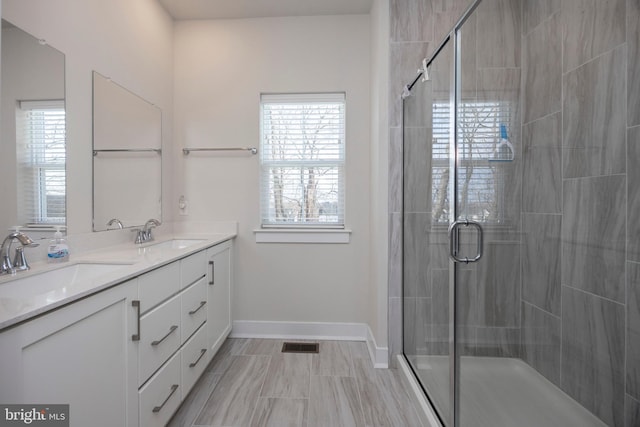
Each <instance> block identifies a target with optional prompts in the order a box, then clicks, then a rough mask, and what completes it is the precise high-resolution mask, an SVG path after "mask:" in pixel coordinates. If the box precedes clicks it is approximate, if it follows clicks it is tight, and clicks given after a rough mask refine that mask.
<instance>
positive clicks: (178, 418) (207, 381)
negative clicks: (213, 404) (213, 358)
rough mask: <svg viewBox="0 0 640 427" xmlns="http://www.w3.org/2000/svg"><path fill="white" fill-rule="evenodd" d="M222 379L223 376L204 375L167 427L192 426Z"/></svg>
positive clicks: (206, 373)
mask: <svg viewBox="0 0 640 427" xmlns="http://www.w3.org/2000/svg"><path fill="white" fill-rule="evenodd" d="M221 377H222V375H221V374H213V373H210V372H205V373H204V374H202V376H201V377H200V379H199V380H198V381H197V382H196V383H195V385H194V386H193V388H192V389H191V391H190V392H189V395H188V396H187V398H186V399H185V400H184V401H183V402H182V404H181V405H180V408H179V409H178V411H177V412H176V413H175V414H174V415H173V417H172V418H171V421H169V424H167V427H184V426H191V425H192V424H193V422H194V421H195V419H196V417H197V416H198V414H199V413H200V410H201V409H202V408H203V406H204V404H205V402H206V401H207V399H209V396H210V395H211V393H212V392H213V389H214V388H215V387H216V384H218V381H220V378H221Z"/></svg>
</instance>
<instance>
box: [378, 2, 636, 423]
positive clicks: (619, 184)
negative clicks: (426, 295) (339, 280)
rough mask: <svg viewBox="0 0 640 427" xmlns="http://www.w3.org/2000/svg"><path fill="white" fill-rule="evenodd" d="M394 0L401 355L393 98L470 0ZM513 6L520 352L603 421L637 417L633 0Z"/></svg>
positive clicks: (392, 304) (393, 322)
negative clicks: (518, 67) (517, 26)
mask: <svg viewBox="0 0 640 427" xmlns="http://www.w3.org/2000/svg"><path fill="white" fill-rule="evenodd" d="M484 1H485V2H498V3H499V2H500V1H501V0H484ZM390 3H391V9H390V17H391V18H390V19H391V26H390V28H391V40H390V52H391V58H390V64H391V74H390V102H391V105H390V129H391V135H390V141H391V150H390V153H391V156H390V174H389V176H390V184H389V185H390V191H389V194H390V200H389V208H390V209H389V211H390V230H391V234H390V248H391V250H390V269H389V271H390V277H389V316H390V317H389V327H390V335H389V337H390V338H389V344H390V349H391V352H392V353H393V354H398V353H400V352H401V351H402V317H401V311H402V302H401V297H402V292H401V280H402V277H401V268H402V241H401V238H402V236H401V234H402V231H401V230H402V218H401V209H402V199H401V185H402V151H401V147H402V141H401V138H402V116H401V113H402V104H401V100H400V96H399V94H400V93H401V92H402V87H403V85H404V84H406V83H407V82H409V81H411V80H412V79H413V77H415V75H416V70H417V68H418V66H419V64H420V62H421V60H422V58H424V57H426V56H428V55H430V54H431V50H432V49H434V48H435V47H436V45H437V44H438V43H439V42H440V40H441V39H442V38H443V37H444V35H445V33H446V32H447V31H448V30H449V29H450V28H451V26H452V25H453V23H454V21H455V20H456V19H457V17H459V16H460V15H461V13H462V12H463V11H464V10H465V9H466V7H467V6H468V4H469V3H471V1H470V0H460V1H452V0H450V1H447V0H440V1H437V0H391V2H390ZM521 7H522V30H521V32H522V39H521V41H522V44H521V51H522V55H521V59H522V73H521V74H522V75H521V87H522V90H521V98H522V104H521V107H522V114H521V118H522V146H521V147H522V148H521V151H522V160H521V161H522V172H521V173H522V176H523V181H522V182H523V185H522V211H521V218H520V219H521V221H520V224H521V231H522V233H521V237H520V253H521V255H522V256H521V262H520V274H521V283H520V284H518V283H515V284H514V285H515V286H521V298H520V300H519V301H520V306H521V307H520V313H519V314H520V322H521V330H520V331H518V332H519V335H520V349H519V352H518V353H519V354H520V356H521V357H522V358H523V359H524V360H525V361H527V363H529V364H530V365H531V366H533V367H534V368H535V369H537V370H538V371H539V372H540V373H541V374H543V375H544V376H545V377H547V378H548V379H549V380H550V381H552V382H554V383H555V384H557V385H558V386H559V387H560V388H561V389H563V390H564V391H565V392H566V393H567V394H569V395H570V396H572V397H573V398H574V399H576V400H577V401H578V402H580V403H581V404H582V405H584V406H585V407H586V408H588V409H589V410H591V411H592V412H594V413H595V414H596V415H597V416H599V417H600V418H601V419H603V420H604V421H605V422H606V423H607V424H609V425H612V426H625V425H626V426H637V425H640V220H636V219H635V216H634V214H638V213H640V28H639V27H640V0H609V1H600V0H591V1H588V0H522V3H521ZM496 248H498V247H496ZM476 354H478V353H476ZM507 354H508V353H507ZM392 360H393V359H392Z"/></svg>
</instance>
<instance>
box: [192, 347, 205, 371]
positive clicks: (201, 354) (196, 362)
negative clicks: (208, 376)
mask: <svg viewBox="0 0 640 427" xmlns="http://www.w3.org/2000/svg"><path fill="white" fill-rule="evenodd" d="M206 352H207V349H206V348H203V349H202V350H200V356H199V357H198V359H197V360H196V361H195V362H193V363H189V367H190V368H194V367H195V366H196V365H197V364H198V362H200V359H202V356H204V354H205V353H206Z"/></svg>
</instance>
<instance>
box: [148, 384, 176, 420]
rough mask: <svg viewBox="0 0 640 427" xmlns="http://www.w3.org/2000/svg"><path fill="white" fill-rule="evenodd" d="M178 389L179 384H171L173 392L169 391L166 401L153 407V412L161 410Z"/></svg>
mask: <svg viewBox="0 0 640 427" xmlns="http://www.w3.org/2000/svg"><path fill="white" fill-rule="evenodd" d="M177 389H178V384H174V385H172V386H171V393H169V396H167V398H166V399H165V400H164V402H162V405H160V406H154V407H153V412H154V413H156V412H160V410H161V409H162V407H163V406H164V405H165V404H166V403H167V402H168V401H169V399H171V396H173V393H175V392H176V390H177Z"/></svg>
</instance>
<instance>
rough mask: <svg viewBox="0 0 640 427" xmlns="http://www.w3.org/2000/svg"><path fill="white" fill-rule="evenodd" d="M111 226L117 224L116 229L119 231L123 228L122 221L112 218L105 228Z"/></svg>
mask: <svg viewBox="0 0 640 427" xmlns="http://www.w3.org/2000/svg"><path fill="white" fill-rule="evenodd" d="M113 224H118V228H119V229H120V230H122V229H123V228H124V226H123V225H122V221H120V220H119V219H118V218H113V219H111V220H110V221H109V222H108V223H107V227H109V226H111V225H113Z"/></svg>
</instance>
